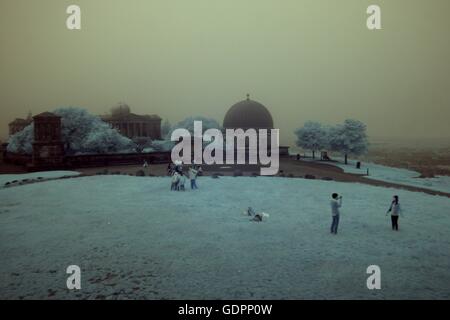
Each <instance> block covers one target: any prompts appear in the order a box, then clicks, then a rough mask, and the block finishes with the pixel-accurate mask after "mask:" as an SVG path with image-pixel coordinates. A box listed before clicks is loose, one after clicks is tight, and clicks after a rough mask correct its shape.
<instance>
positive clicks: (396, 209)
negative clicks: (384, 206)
mask: <svg viewBox="0 0 450 320" xmlns="http://www.w3.org/2000/svg"><path fill="white" fill-rule="evenodd" d="M389 212H390V213H391V222H392V230H396V231H398V217H399V215H402V216H403V214H402V208H401V207H400V202H399V201H398V196H394V198H393V199H392V202H391V206H390V207H389V210H388V211H387V212H386V215H388V214H389Z"/></svg>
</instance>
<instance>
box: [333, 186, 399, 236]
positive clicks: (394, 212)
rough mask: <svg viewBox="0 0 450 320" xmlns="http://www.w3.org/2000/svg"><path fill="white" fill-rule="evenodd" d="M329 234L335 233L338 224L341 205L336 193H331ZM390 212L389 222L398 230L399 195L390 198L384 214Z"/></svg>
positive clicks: (340, 199)
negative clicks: (389, 203)
mask: <svg viewBox="0 0 450 320" xmlns="http://www.w3.org/2000/svg"><path fill="white" fill-rule="evenodd" d="M330 204H331V216H332V222H331V230H330V232H331V234H337V231H338V226H339V218H340V215H341V213H340V208H341V207H342V196H339V195H338V194H337V193H333V194H332V195H331V202H330ZM389 213H390V214H391V223H392V230H395V231H398V219H399V216H400V215H402V209H401V207H400V202H399V197H398V196H397V195H395V196H394V197H393V199H392V202H391V205H390V207H389V209H388V211H387V212H386V216H387V215H388V214H389Z"/></svg>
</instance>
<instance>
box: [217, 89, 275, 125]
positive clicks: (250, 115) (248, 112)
mask: <svg viewBox="0 0 450 320" xmlns="http://www.w3.org/2000/svg"><path fill="white" fill-rule="evenodd" d="M223 127H224V129H244V130H246V129H250V128H252V129H273V119H272V116H271V114H270V112H269V110H267V108H266V107H264V106H263V105H262V104H261V103H259V102H256V101H253V100H250V97H249V96H247V100H243V101H241V102H238V103H236V104H235V105H234V106H232V107H231V108H230V110H228V112H227V114H226V115H225V118H224V120H223Z"/></svg>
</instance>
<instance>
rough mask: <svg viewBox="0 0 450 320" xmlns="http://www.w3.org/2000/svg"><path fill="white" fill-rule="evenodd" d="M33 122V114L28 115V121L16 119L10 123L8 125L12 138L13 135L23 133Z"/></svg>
mask: <svg viewBox="0 0 450 320" xmlns="http://www.w3.org/2000/svg"><path fill="white" fill-rule="evenodd" d="M31 122H33V118H32V117H31V113H29V114H28V117H27V118H26V119H21V118H16V119H15V120H14V121H12V122H10V123H9V124H8V127H9V135H10V136H12V135H13V134H15V133H17V132H19V131H22V130H23V129H25V127H27V126H28V125H30V124H31Z"/></svg>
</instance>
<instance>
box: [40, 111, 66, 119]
mask: <svg viewBox="0 0 450 320" xmlns="http://www.w3.org/2000/svg"><path fill="white" fill-rule="evenodd" d="M35 118H61V117H60V116H57V115H56V114H54V113H51V112H42V113H39V114H38V115H35V116H34V117H33V119H35Z"/></svg>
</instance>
